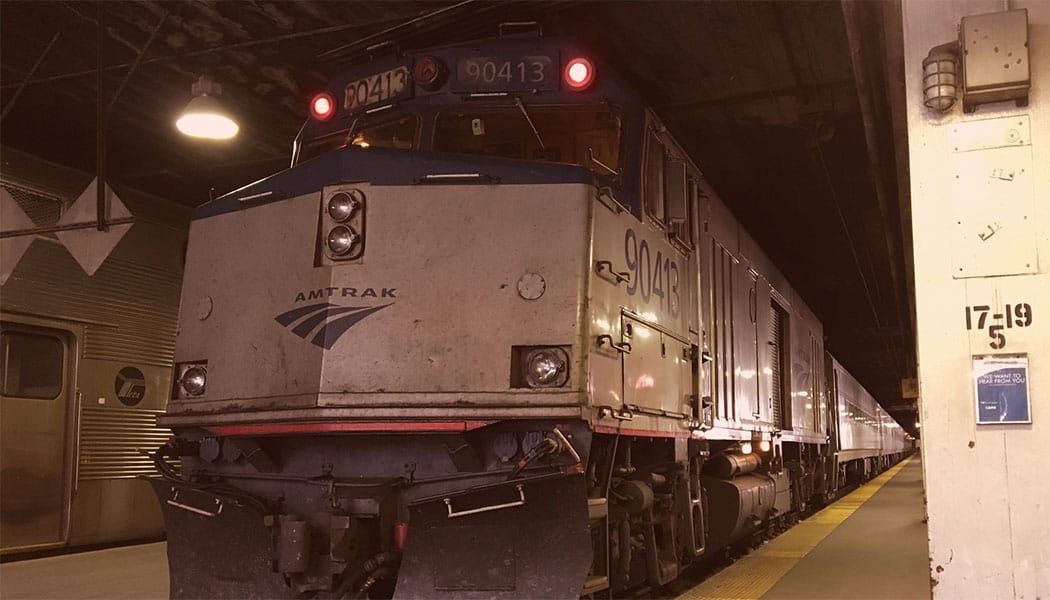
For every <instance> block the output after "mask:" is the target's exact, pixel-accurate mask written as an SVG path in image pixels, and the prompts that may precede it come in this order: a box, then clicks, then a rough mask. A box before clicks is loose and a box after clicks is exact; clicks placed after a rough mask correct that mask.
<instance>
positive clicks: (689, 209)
mask: <svg viewBox="0 0 1050 600" xmlns="http://www.w3.org/2000/svg"><path fill="white" fill-rule="evenodd" d="M685 186H686V199H685V211H686V218H685V221H684V222H681V223H673V224H672V225H671V233H672V234H674V239H675V240H677V241H678V242H680V243H682V244H684V245H685V246H686V247H687V248H692V247H693V219H695V218H696V210H697V206H698V203H699V201H700V194H699V185H698V184H697V182H696V179H695V178H694V177H693V176H692V175H688V176H686V183H685Z"/></svg>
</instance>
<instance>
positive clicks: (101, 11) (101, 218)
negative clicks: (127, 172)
mask: <svg viewBox="0 0 1050 600" xmlns="http://www.w3.org/2000/svg"><path fill="white" fill-rule="evenodd" d="M95 6H96V9H97V10H98V27H97V28H96V29H97V31H98V44H97V46H98V47H97V48H96V50H97V56H96V58H97V63H96V66H97V67H98V68H97V69H96V71H95V72H96V74H97V75H96V76H95V158H96V164H95V171H96V172H95V177H96V181H95V183H96V185H95V194H96V195H95V210H96V212H95V216H96V220H97V226H98V230H99V231H109V225H107V224H106V109H105V106H104V104H103V103H102V91H103V90H102V82H103V80H104V76H105V71H103V70H102V45H103V43H104V42H105V40H106V23H105V16H106V10H105V8H106V3H105V2H99V3H98V4H96V5H95Z"/></svg>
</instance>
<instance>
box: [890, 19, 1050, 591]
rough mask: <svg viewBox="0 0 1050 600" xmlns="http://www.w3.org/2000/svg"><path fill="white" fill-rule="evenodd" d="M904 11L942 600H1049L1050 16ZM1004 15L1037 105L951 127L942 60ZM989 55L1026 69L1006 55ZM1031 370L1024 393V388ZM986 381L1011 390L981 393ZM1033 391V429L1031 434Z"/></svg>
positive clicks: (934, 552) (927, 430)
mask: <svg viewBox="0 0 1050 600" xmlns="http://www.w3.org/2000/svg"><path fill="white" fill-rule="evenodd" d="M902 8H903V25H904V55H905V65H904V69H905V73H906V82H905V83H906V89H907V112H908V136H909V139H908V145H909V148H910V166H911V201H912V225H913V233H914V252H915V289H916V327H917V333H918V360H919V386H920V418H921V423H922V429H921V435H922V455H923V468H924V469H925V475H926V490H927V502H928V506H927V509H928V514H929V536H930V577H931V583H932V585H933V595H934V598H937V599H939V598H944V599H948V598H951V599H955V598H1025V599H1029V600H1036V599H1037V598H1043V600H1048V599H1050V466H1048V462H1047V458H1048V456H1050V452H1048V449H1050V2H1046V1H1045V0H1031V1H1011V2H1008V3H1006V2H1003V1H1001V0H1000V1H991V0H970V1H959V2H947V1H941V2H929V1H921V0H905V1H904V3H903V7H902ZM1007 9H1011V10H1012V9H1027V10H1028V34H1029V37H1030V43H1029V55H1030V65H1031V90H1030V95H1029V99H1030V100H1029V105H1028V106H1026V107H1018V106H1016V105H1015V104H1014V102H1012V101H1009V102H998V103H994V104H984V105H980V106H978V107H977V109H976V111H975V112H972V113H969V114H966V113H964V111H963V106H962V92H961V89H960V93H959V100H958V102H957V103H956V104H955V106H954V107H952V108H951V109H950V110H949V111H948V112H946V113H943V114H942V113H939V112H936V111H934V110H931V109H929V108H927V107H926V106H924V104H923V80H922V62H923V59H924V58H925V57H926V56H927V53H928V52H929V51H930V49H931V48H933V47H935V46H938V45H941V44H944V43H945V42H951V41H953V40H957V39H959V29H960V24H961V21H962V18H963V17H966V16H971V15H980V14H983V13H994V12H1000V11H1003V10H1007ZM978 29H979V28H978ZM988 31H990V30H979V31H974V28H970V30H968V31H967V35H968V36H970V34H973V35H972V39H971V40H970V41H969V42H968V43H972V42H973V41H977V42H978V44H976V45H975V46H974V48H975V49H976V48H977V46H979V45H980V44H982V43H985V42H986V41H987V40H988V39H990V38H986V37H985V34H986V33H987V32H988ZM985 50H986V49H985ZM992 52H993V54H996V56H998V57H1001V58H1002V60H1003V64H1006V63H1009V64H1010V65H1011V66H1013V67H1014V68H1015V69H1016V68H1017V67H1016V65H1018V64H1020V63H1017V59H1018V58H1019V56H1020V55H1019V54H1017V55H1015V54H1011V55H1009V56H1006V54H1007V52H1010V50H1008V49H1007V46H1005V45H1004V46H1003V47H1002V48H1000V47H999V46H998V45H993V48H992ZM998 53H1001V54H998ZM997 68H998V67H997ZM1002 68H1003V69H1006V67H1002ZM1007 305H1009V310H1010V311H1011V313H1013V315H1012V317H1011V321H1010V323H1009V325H1010V327H1009V328H1007V327H1006V318H1007V317H1004V315H1003V313H1004V311H1005V310H1006V309H1007ZM1025 306H1027V308H1025ZM967 307H969V310H967ZM984 307H987V309H986V310H985V308H984ZM1018 307H1020V308H1018ZM982 314H983V315H985V316H984V317H983V319H982V316H981V315H982ZM982 321H983V322H982ZM999 336H1002V338H1001V339H1000V337H999ZM975 357H989V358H976V359H975ZM1025 359H1027V363H1028V375H1027V381H1026V382H1022V381H1020V379H1021V378H1020V377H1015V375H1016V374H1017V373H1019V369H1021V364H1022V363H1023V361H1024V360H1025ZM995 360H1005V361H1007V362H1005V363H1004V362H1000V363H998V365H996V364H995V363H992V362H990V361H995ZM975 369H977V370H981V369H984V370H986V371H994V370H998V371H999V375H1002V376H1003V377H999V378H997V377H996V376H995V374H989V375H987V376H985V377H984V378H982V379H981V382H980V385H977V382H975ZM1023 384H1026V385H1027V394H1028V398H1029V401H1030V402H1029V405H1030V406H1029V418H1028V419H1024V418H1020V417H1021V416H1023V415H1022V414H1021V412H1020V411H1021V409H1020V407H1019V404H1018V403H1021V402H1023V396H1024V393H1025V392H1024V390H1023V387H1024V385H1023ZM982 386H983V387H982ZM978 388H981V389H982V390H983V391H981V392H980V397H981V402H982V404H981V405H980V406H979V403H978V395H979V392H978ZM979 419H984V420H987V421H993V423H991V424H978V420H979ZM1024 420H1030V421H1031V422H1030V423H1024V422H1018V423H1007V422H1006V421H1024Z"/></svg>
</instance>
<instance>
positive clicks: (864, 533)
mask: <svg viewBox="0 0 1050 600" xmlns="http://www.w3.org/2000/svg"><path fill="white" fill-rule="evenodd" d="M927 555H928V552H927V537H926V525H925V523H923V496H922V468H921V464H920V462H919V459H918V457H917V456H916V457H914V458H911V459H908V460H906V461H904V462H902V463H900V464H899V465H896V466H894V467H893V468H891V469H889V470H888V471H886V472H885V473H883V474H882V475H879V476H878V477H876V478H875V479H873V480H871V481H870V482H868V483H867V484H865V485H863V486H861V487H860V488H858V489H857V490H855V491H853V492H852V493H850V494H848V495H847V496H845V497H844V498H842V499H840V500H839V501H838V502H836V503H834V504H832V505H831V506H829V507H827V508H825V509H823V510H822V511H820V512H818V513H817V514H815V515H813V516H811V517H809V518H808V519H806V520H805V521H803V522H802V523H800V524H798V525H797V526H795V527H793V528H792V529H791V530H789V531H787V532H785V533H784V534H782V535H780V536H778V537H777V538H776V539H774V540H772V541H771V542H769V543H768V544H766V545H764V546H762V547H761V548H759V549H758V550H756V551H754V552H753V553H751V554H749V555H748V556H746V557H744V558H742V559H740V560H739V561H737V562H736V563H734V564H733V565H731V566H729V567H727V568H726V569H724V570H722V571H720V572H718V573H716V574H715V575H713V576H712V577H710V578H708V579H707V580H706V581H704V582H703V583H701V584H699V585H697V586H695V587H693V588H692V589H690V590H688V591H687V592H685V593H684V594H682V595H680V596H679V597H678V600H757V599H759V598H762V599H763V600H766V599H773V600H787V599H807V600H810V599H820V598H825V599H836V600H867V599H875V598H887V599H895V600H897V599H924V600H928V599H929V598H930V579H929V570H928V569H929V566H928V565H929V561H928V557H927ZM167 597H168V564H167V546H166V544H164V543H163V542H160V543H153V544H141V545H136V546H125V547H121V548H109V549H105V550H96V551H90V552H77V553H73V554H66V555H61V556H52V557H47V558H37V559H31V560H22V561H14V562H7V563H3V564H0V598H3V599H4V600H8V599H12V600H13V599H25V600H35V599H45V598H63V599H69V600H74V599H76V600H87V599H94V598H99V599H102V598H105V599H114V600H116V599H138V598H167Z"/></svg>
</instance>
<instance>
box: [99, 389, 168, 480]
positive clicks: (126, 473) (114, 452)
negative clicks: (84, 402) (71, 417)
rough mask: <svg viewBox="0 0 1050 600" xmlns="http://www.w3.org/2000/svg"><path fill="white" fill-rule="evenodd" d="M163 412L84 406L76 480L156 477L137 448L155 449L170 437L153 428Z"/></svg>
mask: <svg viewBox="0 0 1050 600" xmlns="http://www.w3.org/2000/svg"><path fill="white" fill-rule="evenodd" d="M163 412H164V411H160V410H145V409H135V408H97V407H85V408H84V409H83V411H82V412H81V416H80V420H81V421H80V464H79V471H78V472H79V479H80V480H81V481H88V480H92V479H117V478H127V477H135V476H138V475H156V474H157V470H156V469H155V468H154V466H153V462H152V461H151V460H150V459H149V458H148V457H147V456H145V455H143V454H142V453H141V452H139V449H140V448H141V449H142V450H145V451H147V452H152V451H154V450H156V449H157V448H158V447H159V446H161V445H163V444H164V443H165V442H167V441H168V438H170V437H171V430H169V429H164V428H161V427H157V415H159V414H162V413H163Z"/></svg>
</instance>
